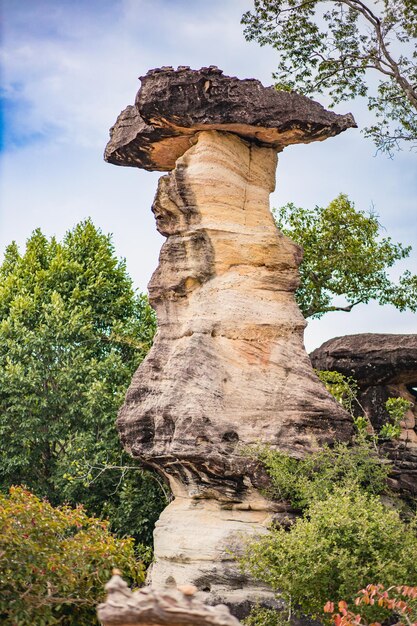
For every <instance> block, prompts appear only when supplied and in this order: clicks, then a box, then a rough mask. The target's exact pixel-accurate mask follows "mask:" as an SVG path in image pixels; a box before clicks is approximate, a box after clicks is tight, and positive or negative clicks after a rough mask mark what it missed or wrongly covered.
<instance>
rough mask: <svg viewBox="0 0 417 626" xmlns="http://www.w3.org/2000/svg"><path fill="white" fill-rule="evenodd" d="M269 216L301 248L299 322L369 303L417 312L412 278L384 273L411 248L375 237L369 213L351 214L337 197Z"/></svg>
mask: <svg viewBox="0 0 417 626" xmlns="http://www.w3.org/2000/svg"><path fill="white" fill-rule="evenodd" d="M274 216H275V221H276V224H277V226H278V228H279V229H280V230H281V231H282V232H283V233H284V234H285V235H288V237H290V238H291V239H293V240H294V241H295V242H296V243H298V244H300V245H301V246H302V247H303V249H304V258H303V261H302V263H301V266H300V278H301V284H300V287H299V289H298V290H297V292H296V299H297V302H298V305H299V307H300V309H301V311H302V313H303V315H304V316H305V317H316V318H319V317H322V316H323V315H324V314H325V313H328V312H329V311H345V312H349V311H351V310H352V309H353V307H354V306H357V305H358V304H366V303H367V302H369V301H370V300H377V301H378V302H379V304H392V305H393V306H395V307H396V308H397V309H399V310H400V311H404V310H406V309H410V310H411V311H417V276H416V275H413V274H411V272H410V271H408V270H407V271H405V272H404V273H403V274H402V275H401V276H400V277H399V279H398V281H397V282H396V283H395V282H393V281H392V280H391V279H390V277H389V274H388V272H387V270H389V268H391V267H392V266H393V265H394V264H395V262H396V261H399V260H401V259H404V258H407V257H408V256H409V254H410V251H411V247H410V246H403V245H402V244H400V243H393V241H392V240H391V238H390V237H381V235H380V233H381V225H380V223H379V221H378V217H377V216H376V215H375V214H373V213H369V214H366V213H365V212H364V211H359V210H357V209H355V206H354V204H353V202H351V201H350V200H349V198H348V197H347V196H346V195H344V194H340V195H339V196H338V197H337V198H336V199H335V200H333V201H332V202H330V204H329V205H328V206H327V207H325V208H323V207H319V206H316V207H315V208H314V209H303V208H301V207H296V206H295V205H294V204H292V203H290V204H287V205H285V206H283V207H281V208H280V209H275V210H274ZM339 296H341V297H342V299H343V300H344V302H342V303H339V299H338V297H339ZM335 298H336V300H335Z"/></svg>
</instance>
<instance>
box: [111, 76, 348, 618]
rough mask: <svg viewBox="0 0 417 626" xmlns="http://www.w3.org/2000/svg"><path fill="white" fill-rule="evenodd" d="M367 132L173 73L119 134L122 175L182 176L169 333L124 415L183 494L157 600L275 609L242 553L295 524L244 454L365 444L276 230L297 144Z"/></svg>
mask: <svg viewBox="0 0 417 626" xmlns="http://www.w3.org/2000/svg"><path fill="white" fill-rule="evenodd" d="M353 124H354V122H353V118H351V116H337V115H335V114H333V113H328V112H326V111H325V110H324V109H323V108H322V107H321V106H320V105H318V104H317V103H314V102H312V101H311V100H309V99H307V98H303V97H301V96H298V95H297V94H287V93H277V92H275V91H274V90H271V89H265V88H264V87H262V85H260V83H259V82H258V81H238V80H237V79H235V78H228V77H224V76H222V75H221V72H220V71H219V70H217V69H213V68H208V69H207V68H206V69H203V70H199V71H195V72H194V71H191V70H189V69H180V70H179V71H173V70H172V68H171V69H165V70H163V71H153V72H150V73H148V74H147V75H146V77H144V78H143V79H142V88H141V90H140V91H139V93H138V96H137V98H136V107H129V108H128V109H126V111H124V112H123V113H122V114H121V116H120V117H119V120H118V122H117V123H116V125H115V126H114V127H113V129H112V136H111V140H110V142H109V144H108V147H107V150H106V158H107V159H108V160H109V161H110V162H113V163H117V164H122V165H137V166H138V167H144V168H146V169H156V170H158V169H163V170H172V171H171V172H170V173H169V174H167V175H165V176H163V177H162V178H161V179H160V181H159V185H158V191H157V194H156V197H155V201H154V204H153V212H154V214H155V218H156V224H157V228H158V230H159V232H160V233H161V234H162V235H164V236H165V237H166V238H167V239H166V242H165V243H164V245H163V246H162V250H161V254H160V259H159V266H158V268H157V270H156V271H155V273H154V275H153V276H152V279H151V281H150V284H149V294H150V300H151V303H152V305H153V306H154V308H155V310H156V313H157V317H158V332H157V335H156V337H155V341H154V345H153V348H152V349H151V351H150V353H149V354H148V356H147V357H146V359H145V361H144V362H143V363H142V365H141V366H140V368H139V369H138V371H137V372H136V374H135V376H134V378H133V380H132V384H131V386H130V388H129V390H128V393H127V396H126V402H125V404H124V406H123V407H122V409H121V411H120V414H119V418H118V427H119V431H120V434H121V438H122V441H123V444H124V446H125V448H126V449H127V450H128V451H129V452H130V453H131V454H132V455H133V456H134V457H136V458H139V459H141V460H142V461H143V462H144V463H146V464H147V465H149V466H151V467H153V468H155V469H156V470H157V471H158V472H160V473H161V474H163V476H164V477H165V478H166V479H167V480H168V481H169V483H170V485H171V489H172V491H173V494H174V497H175V499H174V501H173V502H172V503H171V504H170V505H169V506H168V507H167V509H166V510H165V511H164V512H163V514H162V516H161V518H160V520H159V522H158V523H157V527H156V530H155V563H154V566H153V570H152V584H153V586H155V587H163V586H164V585H169V584H174V585H175V584H184V583H194V584H195V585H196V586H197V587H198V588H199V590H200V591H201V592H204V593H206V594H209V595H208V598H207V599H208V601H210V602H214V601H217V602H219V601H224V602H226V603H228V604H230V605H233V606H234V610H236V607H242V606H243V604H244V603H245V602H246V603H247V600H248V599H250V600H255V599H256V598H257V597H258V598H259V597H260V598H262V600H263V601H265V602H269V601H272V595H271V593H270V592H268V591H267V590H265V589H263V588H259V587H257V586H256V585H255V583H254V582H253V581H248V580H247V579H246V578H245V577H243V576H242V574H241V573H240V572H239V571H238V569H237V567H236V564H235V562H234V561H233V556H232V555H231V552H230V551H231V550H232V551H233V550H236V549H237V546H238V545H239V544H241V542H242V535H243V536H247V535H248V534H249V535H250V534H253V533H254V532H265V531H266V529H267V527H268V525H269V523H270V522H271V520H272V519H273V518H275V519H276V518H277V517H278V518H279V517H280V516H286V515H287V514H288V511H286V510H285V506H283V505H278V504H276V503H273V502H270V501H269V500H267V499H266V498H265V497H263V496H262V495H261V494H260V491H259V489H260V488H261V487H264V486H265V484H266V480H267V479H266V476H265V474H264V473H263V471H262V470H261V468H260V467H259V466H258V464H257V463H255V462H254V461H251V460H250V459H249V458H248V456H247V454H246V455H245V447H246V446H249V445H253V444H257V443H259V442H261V443H263V444H269V445H271V446H273V447H275V448H278V449H282V450H286V451H287V452H289V453H291V454H293V455H295V456H297V455H298V456H300V455H303V454H306V453H307V452H308V451H310V450H313V449H315V448H317V447H319V446H321V445H322V444H324V443H327V442H331V441H333V440H334V439H342V440H347V439H349V437H350V436H351V434H352V424H351V419H350V416H349V415H348V414H347V413H346V412H345V411H343V409H342V408H341V407H340V405H339V404H338V403H337V402H336V401H335V400H334V399H333V398H332V397H331V396H330V395H329V394H328V393H327V391H326V390H325V389H324V387H323V386H322V384H321V383H320V382H319V380H318V379H317V377H316V375H315V374H314V372H313V369H312V367H311V363H310V360H309V358H308V356H307V354H306V352H305V349H304V345H303V331H304V327H305V321H304V319H303V317H302V315H301V313H300V311H299V309H298V307H297V305H296V303H295V300H294V291H295V289H296V288H297V285H298V271H297V268H298V265H299V263H300V260H301V250H300V249H299V247H298V246H296V245H295V244H294V243H292V242H291V241H290V240H289V239H288V238H286V237H284V236H283V235H282V234H281V233H280V232H279V231H278V230H277V228H276V226H275V224H274V221H273V218H272V215H271V212H270V208H269V194H270V193H271V191H272V190H273V189H274V186H275V169H276V163H277V157H276V152H277V150H279V149H281V148H282V147H283V145H284V144H288V143H297V142H301V141H304V142H308V141H313V140H316V139H319V140H321V139H324V138H326V137H329V136H332V135H334V134H337V133H338V132H341V131H342V130H344V129H345V128H347V127H348V126H352V125H353Z"/></svg>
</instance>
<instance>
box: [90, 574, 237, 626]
mask: <svg viewBox="0 0 417 626" xmlns="http://www.w3.org/2000/svg"><path fill="white" fill-rule="evenodd" d="M106 591H107V598H106V601H105V602H103V603H102V604H100V605H99V606H98V608H97V616H98V618H99V620H100V622H101V623H102V624H103V626H128V625H129V626H150V625H151V624H152V625H153V626H239V622H238V621H237V619H236V618H235V617H233V616H232V615H231V614H230V611H229V609H228V608H227V607H226V606H224V605H223V606H222V605H218V606H206V605H204V604H203V603H202V602H201V600H200V599H199V598H198V597H196V595H195V592H196V591H197V590H196V589H195V588H193V587H191V586H187V587H184V588H183V589H182V590H176V589H171V590H168V591H165V592H164V593H159V592H157V591H154V590H153V589H150V588H149V587H145V588H142V589H139V590H138V591H133V592H132V591H131V590H130V589H129V587H128V586H127V584H126V583H125V582H124V580H123V579H122V578H121V577H120V576H119V574H118V573H115V574H114V575H113V576H112V578H111V579H110V580H109V582H108V583H107V585H106Z"/></svg>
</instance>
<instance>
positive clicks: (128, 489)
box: [0, 220, 164, 543]
mask: <svg viewBox="0 0 417 626" xmlns="http://www.w3.org/2000/svg"><path fill="white" fill-rule="evenodd" d="M154 331H155V316H154V313H153V311H152V309H151V308H150V306H149V304H148V301H147V299H146V297H145V296H144V295H136V294H135V293H134V291H133V289H132V283H131V279H130V278H129V276H128V274H127V272H126V267H125V263H124V261H119V260H118V259H117V258H116V257H115V254H114V248H113V245H112V242H111V238H110V236H107V235H104V234H103V233H102V232H101V231H100V230H99V229H96V228H95V226H94V225H93V224H92V223H91V221H89V220H87V221H85V222H82V223H80V224H78V225H77V226H76V227H75V228H74V229H73V230H72V231H70V232H68V233H67V234H66V236H65V238H64V240H63V241H62V242H61V243H60V242H57V241H56V240H55V239H54V238H52V239H51V240H48V239H47V238H46V237H45V236H44V235H43V234H42V233H41V231H40V230H36V231H35V232H34V233H33V234H32V236H31V237H30V239H29V240H28V241H27V246H26V251H25V253H24V254H23V255H21V254H20V253H19V250H18V248H17V246H16V244H14V243H12V244H11V245H10V246H8V248H7V250H6V253H5V257H4V261H3V264H2V265H1V267H0V477H1V478H0V489H1V490H3V491H7V490H8V488H9V487H10V486H11V485H16V484H24V485H26V486H27V487H28V488H29V489H30V490H31V491H33V492H34V493H35V494H37V495H39V496H42V497H43V496H46V497H47V498H48V499H49V501H50V502H51V503H52V504H54V505H56V504H62V503H64V502H69V503H72V504H76V503H82V504H84V505H85V507H86V509H87V511H88V512H89V513H92V514H95V515H108V516H110V517H111V518H112V521H113V528H114V529H115V530H117V531H118V532H119V533H120V534H129V535H133V536H134V537H135V538H136V539H137V540H139V541H144V542H146V543H150V542H151V533H152V529H153V524H154V522H155V520H156V519H157V517H158V515H159V512H160V510H161V508H162V506H163V505H164V497H163V494H162V492H161V489H160V487H159V485H158V483H157V482H156V481H155V480H154V478H153V476H152V475H151V474H149V473H148V472H144V471H143V470H141V469H140V467H139V466H137V464H136V467H135V469H134V470H132V471H130V472H125V473H124V474H123V475H121V473H120V471H115V470H113V471H110V470H109V471H102V468H103V467H105V466H108V465H111V466H118V467H119V466H123V465H126V464H128V465H129V466H135V463H134V462H133V461H132V460H131V459H130V458H129V457H128V456H127V455H126V454H125V453H124V452H123V451H122V448H121V446H120V443H119V439H118V435H117V433H116V429H115V425H114V422H115V419H116V415H117V410H118V408H119V407H120V405H121V404H122V402H123V398H124V394H125V391H126V388H127V386H128V384H129V382H130V379H131V376H132V374H133V372H134V371H135V369H136V367H137V366H138V365H139V363H140V362H141V360H142V359H143V358H144V356H145V354H146V352H147V351H148V349H149V347H150V345H151V343H152V338H153V334H154ZM80 476H83V479H82V480H80V479H79V478H80ZM71 478H72V480H71ZM91 481H94V482H93V484H91ZM133 509H134V511H135V513H134V514H133V513H132V510H133Z"/></svg>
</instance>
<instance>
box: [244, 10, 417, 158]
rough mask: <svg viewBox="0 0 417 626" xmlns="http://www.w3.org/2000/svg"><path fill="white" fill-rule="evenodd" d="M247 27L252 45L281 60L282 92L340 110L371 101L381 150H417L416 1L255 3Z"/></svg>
mask: <svg viewBox="0 0 417 626" xmlns="http://www.w3.org/2000/svg"><path fill="white" fill-rule="evenodd" d="M242 23H243V24H244V25H245V36H246V39H248V40H256V41H258V42H259V43H260V44H261V45H262V46H263V45H271V46H273V47H274V48H275V49H276V50H277V52H278V53H279V57H278V69H277V71H276V73H275V74H274V78H275V80H276V81H277V88H279V89H288V90H292V89H296V90H297V91H300V92H301V93H304V94H306V95H314V94H320V93H326V94H327V95H328V96H329V97H330V99H331V101H332V103H333V104H336V103H338V102H341V101H343V100H348V99H352V98H356V97H357V96H367V97H368V107H369V109H370V110H371V111H373V113H374V115H375V117H376V122H375V124H372V125H371V126H369V127H368V128H366V129H365V134H366V135H367V136H369V137H371V138H372V139H373V140H374V142H375V144H376V145H377V147H378V149H380V150H383V151H386V152H388V153H390V154H391V153H392V151H393V150H394V149H396V148H399V147H400V146H401V145H409V146H413V147H414V146H416V144H417V49H416V40H417V3H416V2H415V0H255V2H254V10H253V11H252V12H251V11H247V12H246V13H245V14H244V15H243V18H242ZM372 72H373V73H374V76H375V77H377V78H378V80H377V81H375V80H374V79H373V78H372V76H371V74H372Z"/></svg>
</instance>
